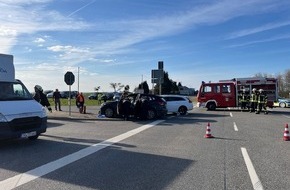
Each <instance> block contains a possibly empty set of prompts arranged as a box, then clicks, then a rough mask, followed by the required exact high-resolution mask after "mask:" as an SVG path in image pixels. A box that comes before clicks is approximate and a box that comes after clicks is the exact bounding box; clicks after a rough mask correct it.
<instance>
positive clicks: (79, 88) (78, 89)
mask: <svg viewBox="0 0 290 190" xmlns="http://www.w3.org/2000/svg"><path fill="white" fill-rule="evenodd" d="M78 92H80V67H78Z"/></svg>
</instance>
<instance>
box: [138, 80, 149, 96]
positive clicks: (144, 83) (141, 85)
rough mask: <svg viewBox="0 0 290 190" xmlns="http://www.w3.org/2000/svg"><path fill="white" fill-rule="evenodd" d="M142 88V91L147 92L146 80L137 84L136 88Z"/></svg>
mask: <svg viewBox="0 0 290 190" xmlns="http://www.w3.org/2000/svg"><path fill="white" fill-rule="evenodd" d="M140 89H143V91H144V92H143V93H144V94H149V86H148V84H147V81H144V82H142V83H141V84H139V86H138V90H140Z"/></svg>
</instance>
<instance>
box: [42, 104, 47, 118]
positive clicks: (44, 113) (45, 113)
mask: <svg viewBox="0 0 290 190" xmlns="http://www.w3.org/2000/svg"><path fill="white" fill-rule="evenodd" d="M41 117H42V118H43V117H47V112H46V108H45V107H42V108H41Z"/></svg>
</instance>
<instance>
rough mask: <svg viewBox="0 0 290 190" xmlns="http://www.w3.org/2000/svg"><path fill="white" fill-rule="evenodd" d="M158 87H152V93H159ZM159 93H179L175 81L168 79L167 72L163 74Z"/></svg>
mask: <svg viewBox="0 0 290 190" xmlns="http://www.w3.org/2000/svg"><path fill="white" fill-rule="evenodd" d="M159 88H160V85H159V84H157V85H155V87H154V93H155V94H158V93H159ZM161 89H162V90H161V92H162V94H172V93H179V89H178V86H177V84H176V82H175V81H173V80H171V79H169V75H168V73H167V72H164V82H163V84H162V85H161Z"/></svg>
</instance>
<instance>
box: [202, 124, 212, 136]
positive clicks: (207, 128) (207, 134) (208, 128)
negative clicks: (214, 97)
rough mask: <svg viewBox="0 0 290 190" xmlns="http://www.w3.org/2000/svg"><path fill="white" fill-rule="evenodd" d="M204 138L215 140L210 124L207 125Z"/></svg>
mask: <svg viewBox="0 0 290 190" xmlns="http://www.w3.org/2000/svg"><path fill="white" fill-rule="evenodd" d="M204 138H214V136H212V135H211V133H210V124H209V123H208V124H207V127H206V132H205V135H204Z"/></svg>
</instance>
